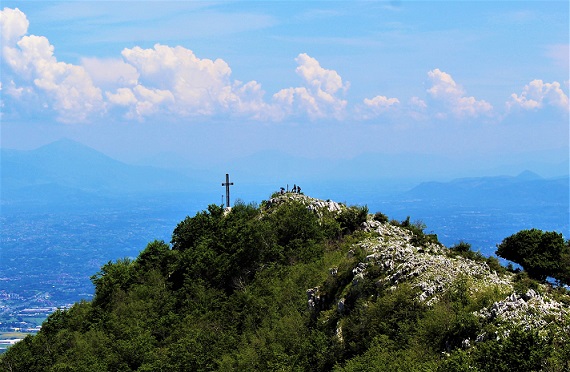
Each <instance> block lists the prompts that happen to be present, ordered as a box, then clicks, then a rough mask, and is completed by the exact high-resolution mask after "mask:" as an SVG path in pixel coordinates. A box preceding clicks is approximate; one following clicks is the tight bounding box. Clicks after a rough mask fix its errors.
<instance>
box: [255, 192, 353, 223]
mask: <svg viewBox="0 0 570 372" xmlns="http://www.w3.org/2000/svg"><path fill="white" fill-rule="evenodd" d="M291 201H294V202H300V203H302V204H303V205H305V206H307V209H309V210H311V211H314V212H315V213H317V214H318V215H319V217H321V216H322V213H323V211H325V210H326V211H328V212H331V213H340V212H341V211H342V210H343V209H346V206H345V205H344V204H341V203H337V202H335V201H332V200H320V199H315V198H311V197H310V196H306V195H303V194H297V193H292V192H287V193H284V194H279V195H277V196H275V197H273V198H271V199H269V200H268V201H267V202H266V203H265V206H266V209H267V210H271V209H272V208H274V207H276V206H278V205H280V204H282V203H287V202H291Z"/></svg>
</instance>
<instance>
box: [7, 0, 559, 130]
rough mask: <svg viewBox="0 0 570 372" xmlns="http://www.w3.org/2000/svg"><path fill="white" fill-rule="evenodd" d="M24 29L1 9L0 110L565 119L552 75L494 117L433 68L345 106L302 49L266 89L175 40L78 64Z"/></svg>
mask: <svg viewBox="0 0 570 372" xmlns="http://www.w3.org/2000/svg"><path fill="white" fill-rule="evenodd" d="M28 27H29V21H28V19H27V17H26V15H25V14H24V13H23V12H21V11H20V10H18V9H10V8H4V9H3V10H2V11H0V30H1V31H2V36H1V37H2V39H1V40H2V62H1V63H2V68H3V71H5V72H3V74H2V77H1V79H2V80H1V85H0V89H1V91H2V95H3V97H2V102H1V103H0V107H2V109H3V111H4V112H11V113H12V114H14V113H17V114H21V113H22V112H23V111H28V112H30V111H34V110H35V111H36V114H37V113H42V114H49V113H52V114H53V115H54V116H55V118H56V119H57V120H59V121H60V122H64V123H82V122H89V121H93V120H96V119H101V118H112V119H117V120H125V121H130V120H132V121H144V120H147V119H150V118H170V119H174V120H177V119H188V121H190V122H191V121H192V120H193V119H196V120H200V119H202V118H212V117H229V118H242V119H247V120H257V121H268V122H275V121H286V120H303V119H307V120H309V121H315V120H336V121H344V120H361V121H371V120H373V121H380V122H381V121H382V120H383V119H385V118H388V117H394V116H396V117H398V118H400V119H402V118H403V119H405V118H408V119H412V120H427V119H431V120H458V121H461V120H473V119H477V118H492V117H504V116H505V115H508V114H509V113H511V112H524V111H537V110H541V109H544V108H556V109H557V110H559V111H561V112H563V113H564V114H566V115H567V114H568V111H569V105H568V96H567V95H566V93H565V92H564V90H563V89H562V86H561V84H560V83H558V82H556V81H554V82H551V83H548V82H543V81H542V80H533V81H531V82H530V83H529V84H528V85H526V86H525V87H523V88H522V92H521V93H519V94H517V93H513V94H512V95H511V96H510V97H507V101H506V103H505V107H506V108H505V110H506V112H505V113H504V114H500V113H497V112H496V110H495V108H494V107H493V106H492V105H491V104H490V103H488V102H487V101H485V100H483V99H479V98H475V97H473V96H470V95H468V94H467V92H466V90H465V89H464V88H463V87H462V86H461V85H459V84H458V83H456V81H455V80H454V79H453V77H452V76H451V74H449V73H447V72H444V71H441V70H440V69H438V68H435V69H432V70H430V71H428V72H427V78H428V84H429V87H428V88H427V89H426V91H425V94H426V96H425V97H423V98H422V97H411V98H404V99H403V98H397V97H388V96H387V95H385V94H382V92H379V93H378V94H377V95H375V96H373V97H370V98H364V99H363V100H361V101H360V103H358V102H357V103H355V104H352V105H351V104H350V103H349V100H348V99H347V94H348V91H349V90H350V83H349V82H348V81H345V80H343V78H342V77H341V75H340V74H339V73H338V72H337V71H335V70H333V69H330V68H327V67H323V66H322V65H321V63H320V62H319V61H318V60H317V59H316V58H314V57H311V56H309V55H308V54H306V53H300V54H299V55H298V56H297V57H296V58H295V62H296V63H297V67H296V69H295V70H294V72H295V73H296V74H297V76H298V77H299V78H300V82H299V84H298V86H292V87H288V88H283V89H280V90H278V91H277V92H275V93H274V94H272V95H266V92H265V91H264V90H263V88H262V85H261V84H260V83H259V82H257V81H255V80H252V81H248V82H242V81H239V80H237V79H234V78H233V77H232V70H231V68H230V66H229V65H228V63H227V62H226V61H224V60H223V59H221V58H218V59H215V60H211V59H207V58H200V57H198V56H197V55H196V54H195V53H194V52H193V51H192V50H190V49H187V48H185V47H183V46H174V47H172V46H168V45H162V44H155V45H154V47H153V48H146V49H144V48H141V47H138V46H135V47H132V48H125V49H123V51H122V52H121V55H120V56H117V57H116V58H111V59H109V58H107V59H100V58H96V57H84V58H82V59H81V62H80V64H78V65H74V64H69V63H66V62H62V61H58V59H57V57H56V55H55V47H54V46H53V45H52V44H50V42H49V40H48V39H47V38H46V37H44V36H35V35H28ZM291 76H294V74H293V71H292V72H291ZM23 107H25V108H26V110H22V108H23Z"/></svg>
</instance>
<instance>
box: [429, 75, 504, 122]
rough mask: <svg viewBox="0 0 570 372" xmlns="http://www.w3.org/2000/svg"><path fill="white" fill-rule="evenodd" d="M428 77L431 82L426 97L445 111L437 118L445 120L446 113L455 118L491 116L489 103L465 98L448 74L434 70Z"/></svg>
mask: <svg viewBox="0 0 570 372" xmlns="http://www.w3.org/2000/svg"><path fill="white" fill-rule="evenodd" d="M428 77H429V79H430V81H431V87H430V88H429V89H428V90H427V93H428V95H429V96H430V97H431V98H432V99H433V100H434V102H436V103H439V104H440V105H441V106H442V107H443V108H444V110H446V111H447V112H446V111H443V112H438V113H437V114H436V116H437V117H441V118H445V117H447V115H448V112H449V113H451V114H452V115H453V116H455V117H457V118H465V117H478V116H480V115H489V114H491V112H492V110H493V106H491V104H490V103H488V102H486V101H483V100H477V99H475V97H468V96H466V93H465V90H464V89H463V88H462V87H461V86H459V85H458V84H457V83H456V82H455V81H454V80H453V78H452V77H451V75H450V74H448V73H445V72H443V71H441V70H439V69H434V70H431V71H429V72H428Z"/></svg>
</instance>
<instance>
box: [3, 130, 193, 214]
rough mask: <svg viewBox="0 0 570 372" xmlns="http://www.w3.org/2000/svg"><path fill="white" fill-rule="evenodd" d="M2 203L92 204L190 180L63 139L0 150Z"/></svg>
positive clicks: (179, 187) (170, 187)
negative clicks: (124, 160) (25, 148)
mask: <svg viewBox="0 0 570 372" xmlns="http://www.w3.org/2000/svg"><path fill="white" fill-rule="evenodd" d="M1 175H2V182H1V191H2V203H3V205H6V204H12V203H14V202H21V203H39V204H45V203H50V202H56V203H63V204H70V203H81V202H90V203H94V202H95V203H96V202H100V201H103V200H106V199H107V198H112V197H116V196H121V197H124V196H127V195H133V194H137V195H139V194H144V193H153V192H177V191H183V190H187V189H188V187H189V185H192V184H193V180H192V179H190V178H189V177H188V176H186V175H182V174H179V173H176V172H174V171H172V170H165V169H160V168H154V167H148V166H135V165H129V164H125V163H122V162H120V161H117V160H115V159H112V158H110V157H108V156H107V155H104V154H102V153H100V152H98V151H96V150H94V149H92V148H90V147H88V146H85V145H82V144H80V143H78V142H75V141H71V140H67V139H63V140H59V141H56V142H53V143H51V144H48V145H46V146H43V147H40V148H38V149H35V150H31V151H18V150H7V149H2V150H1Z"/></svg>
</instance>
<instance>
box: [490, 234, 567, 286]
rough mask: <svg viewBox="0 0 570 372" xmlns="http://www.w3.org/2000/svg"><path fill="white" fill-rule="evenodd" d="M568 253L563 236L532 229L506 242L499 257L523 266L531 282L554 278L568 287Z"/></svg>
mask: <svg viewBox="0 0 570 372" xmlns="http://www.w3.org/2000/svg"><path fill="white" fill-rule="evenodd" d="M568 250H569V248H568V244H567V243H566V242H565V241H564V238H563V237H562V234H560V233H557V232H555V231H546V232H544V231H542V230H538V229H531V230H521V231H519V232H518V233H516V234H513V235H511V236H509V237H507V238H505V239H503V241H502V242H501V244H499V245H498V246H497V251H496V254H497V255H498V256H500V257H503V258H505V259H507V260H510V261H513V262H515V263H518V264H519V265H521V266H522V267H523V269H524V270H525V271H526V272H527V273H528V275H529V276H530V277H531V278H534V279H537V280H540V281H544V280H545V279H546V278H547V277H549V276H550V277H553V278H555V279H557V280H558V281H559V282H562V283H564V282H567V279H568V277H567V276H568V271H569V270H570V269H569V268H568V267H567V262H566V263H564V261H563V258H565V257H567V255H568V254H569V252H568ZM565 261H567V260H565Z"/></svg>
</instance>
